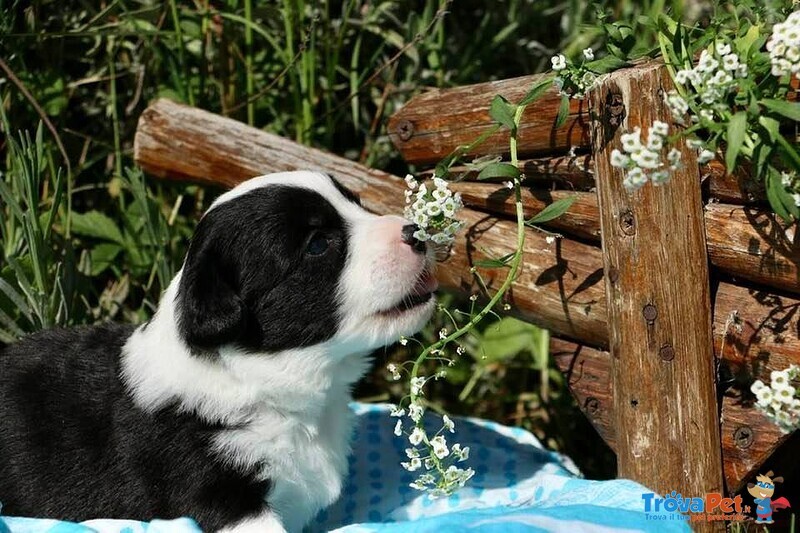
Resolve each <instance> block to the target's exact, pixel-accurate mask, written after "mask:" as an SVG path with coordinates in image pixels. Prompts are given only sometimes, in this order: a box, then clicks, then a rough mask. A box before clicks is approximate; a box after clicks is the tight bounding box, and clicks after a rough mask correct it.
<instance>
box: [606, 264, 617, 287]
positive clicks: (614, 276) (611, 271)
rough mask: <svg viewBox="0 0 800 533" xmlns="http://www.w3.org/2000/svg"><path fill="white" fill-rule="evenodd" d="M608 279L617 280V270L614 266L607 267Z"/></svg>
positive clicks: (614, 281) (613, 281)
mask: <svg viewBox="0 0 800 533" xmlns="http://www.w3.org/2000/svg"><path fill="white" fill-rule="evenodd" d="M608 279H609V280H611V283H616V282H617V281H619V270H617V269H616V268H614V267H611V268H609V269H608Z"/></svg>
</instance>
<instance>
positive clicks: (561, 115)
mask: <svg viewBox="0 0 800 533" xmlns="http://www.w3.org/2000/svg"><path fill="white" fill-rule="evenodd" d="M568 116H569V96H568V95H566V94H564V95H562V96H561V105H560V106H559V108H558V115H557V116H556V128H560V127H561V126H563V125H564V123H565V122H566V121H567V117H568Z"/></svg>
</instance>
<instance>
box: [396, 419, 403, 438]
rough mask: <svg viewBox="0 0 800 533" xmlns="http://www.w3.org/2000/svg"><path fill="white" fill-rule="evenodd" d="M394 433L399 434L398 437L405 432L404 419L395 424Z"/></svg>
mask: <svg viewBox="0 0 800 533" xmlns="http://www.w3.org/2000/svg"><path fill="white" fill-rule="evenodd" d="M394 434H395V435H396V436H398V437H399V436H400V435H402V434H403V421H402V420H398V421H397V424H395V425H394Z"/></svg>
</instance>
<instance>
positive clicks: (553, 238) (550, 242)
mask: <svg viewBox="0 0 800 533" xmlns="http://www.w3.org/2000/svg"><path fill="white" fill-rule="evenodd" d="M544 242H546V243H547V244H553V243H554V242H556V238H555V237H553V236H552V235H548V236H547V237H545V238H544Z"/></svg>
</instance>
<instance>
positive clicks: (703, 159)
mask: <svg viewBox="0 0 800 533" xmlns="http://www.w3.org/2000/svg"><path fill="white" fill-rule="evenodd" d="M712 159H714V152H712V151H711V150H705V149H703V150H702V151H701V152H700V155H699V156H697V162H698V163H700V164H701V165H705V164H706V163H708V162H709V161H711V160H712Z"/></svg>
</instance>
